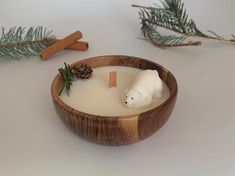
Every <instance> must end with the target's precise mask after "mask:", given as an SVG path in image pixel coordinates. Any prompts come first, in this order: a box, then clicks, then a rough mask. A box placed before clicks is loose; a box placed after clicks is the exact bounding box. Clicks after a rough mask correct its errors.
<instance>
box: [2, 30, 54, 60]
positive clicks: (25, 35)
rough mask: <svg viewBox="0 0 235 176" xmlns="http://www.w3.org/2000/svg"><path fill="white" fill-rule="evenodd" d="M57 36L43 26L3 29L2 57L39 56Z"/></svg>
mask: <svg viewBox="0 0 235 176" xmlns="http://www.w3.org/2000/svg"><path fill="white" fill-rule="evenodd" d="M54 39H55V36H54V35H53V34H52V31H48V30H47V29H46V28H44V27H42V26H38V27H30V28H29V29H28V30H27V31H26V29H25V27H12V28H10V29H9V30H8V31H5V28H2V34H1V36H0V57H6V58H11V59H20V58H24V57H31V56H35V55H37V53H38V52H40V51H41V50H42V49H44V48H46V47H47V46H49V45H50V44H52V43H53V41H54Z"/></svg>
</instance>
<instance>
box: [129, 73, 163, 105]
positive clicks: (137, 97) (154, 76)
mask: <svg viewBox="0 0 235 176" xmlns="http://www.w3.org/2000/svg"><path fill="white" fill-rule="evenodd" d="M162 90H163V83H162V80H161V78H160V77H159V75H158V72H157V70H144V71H141V72H140V73H139V74H138V75H137V76H136V78H135V80H134V82H133V84H132V85H131V86H130V88H129V89H127V90H126V91H125V98H124V103H125V105H126V106H127V107H130V108H140V107H144V106H148V105H150V104H151V103H152V98H153V97H154V98H161V97H162Z"/></svg>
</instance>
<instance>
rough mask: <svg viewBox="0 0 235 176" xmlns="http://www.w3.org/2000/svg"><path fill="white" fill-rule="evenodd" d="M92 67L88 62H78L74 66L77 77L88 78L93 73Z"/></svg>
mask: <svg viewBox="0 0 235 176" xmlns="http://www.w3.org/2000/svg"><path fill="white" fill-rule="evenodd" d="M92 72H93V71H92V69H91V67H90V66H88V65H86V64H76V65H75V66H74V68H73V73H74V75H75V76H76V77H77V78H80V79H88V78H90V77H91V75H92Z"/></svg>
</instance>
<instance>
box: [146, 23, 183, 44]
mask: <svg viewBox="0 0 235 176" xmlns="http://www.w3.org/2000/svg"><path fill="white" fill-rule="evenodd" d="M156 28H157V27H156V26H155V25H149V26H148V27H147V28H146V29H144V30H143V31H144V33H145V34H144V35H145V36H147V37H148V38H149V39H150V41H151V42H152V43H153V44H154V45H156V46H158V47H164V46H166V45H181V44H182V43H183V41H184V40H185V39H186V38H187V37H186V36H185V35H182V36H175V35H167V36H163V35H161V34H160V33H159V32H158V31H157V30H156Z"/></svg>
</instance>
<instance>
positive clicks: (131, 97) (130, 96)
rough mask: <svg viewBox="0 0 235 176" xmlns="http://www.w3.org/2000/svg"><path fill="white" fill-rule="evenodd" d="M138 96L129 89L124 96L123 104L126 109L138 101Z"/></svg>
mask: <svg viewBox="0 0 235 176" xmlns="http://www.w3.org/2000/svg"><path fill="white" fill-rule="evenodd" d="M140 96H141V94H140V93H139V92H138V91H136V90H134V89H131V90H129V91H127V92H126V96H125V98H124V103H125V104H126V105H127V106H128V107H131V106H132V105H134V104H135V103H136V102H138V101H139V99H140Z"/></svg>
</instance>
